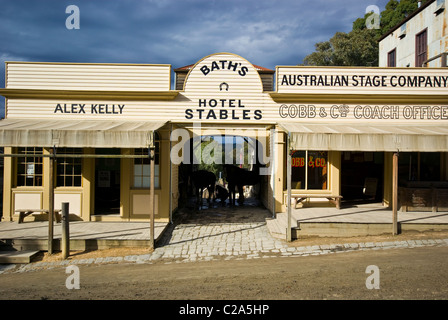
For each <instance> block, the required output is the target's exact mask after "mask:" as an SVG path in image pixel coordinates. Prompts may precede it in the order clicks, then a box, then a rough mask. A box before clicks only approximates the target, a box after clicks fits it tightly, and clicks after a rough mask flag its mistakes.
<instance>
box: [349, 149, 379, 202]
mask: <svg viewBox="0 0 448 320" xmlns="http://www.w3.org/2000/svg"><path fill="white" fill-rule="evenodd" d="M341 163H342V168H341V194H342V196H343V200H344V202H348V203H353V204H360V203H370V202H381V201H382V199H383V180H384V152H353V151H344V152H342V159H341Z"/></svg>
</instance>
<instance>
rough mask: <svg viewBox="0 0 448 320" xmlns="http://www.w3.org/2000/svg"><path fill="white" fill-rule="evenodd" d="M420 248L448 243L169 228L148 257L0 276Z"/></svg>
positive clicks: (256, 229)
mask: <svg viewBox="0 0 448 320" xmlns="http://www.w3.org/2000/svg"><path fill="white" fill-rule="evenodd" d="M421 246H448V239H432V240H403V241H390V242H360V243H345V244H344V243H342V244H325V245H313V246H298V247H296V246H289V245H288V243H287V242H284V241H282V240H278V239H276V238H273V237H272V236H271V235H270V233H269V231H268V228H267V227H266V223H265V222H248V223H228V224H226V223H215V224H214V223H209V224H178V225H171V230H168V232H166V234H165V235H164V237H163V238H162V239H161V240H160V242H159V243H158V247H157V248H156V249H155V250H154V251H153V252H152V253H148V254H141V255H129V256H117V257H101V258H91V259H70V260H68V259H67V260H62V261H57V262H36V263H29V264H24V265H0V274H2V273H7V272H27V271H34V270H39V269H42V268H55V267H61V266H68V265H72V264H75V265H89V264H104V263H147V264H151V263H188V262H196V261H212V260H219V259H224V260H230V259H237V260H238V259H257V258H262V259H264V258H271V257H297V256H309V255H324V254H332V253H339V252H350V251H356V250H384V249H393V248H413V247H421Z"/></svg>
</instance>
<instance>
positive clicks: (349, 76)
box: [277, 66, 448, 94]
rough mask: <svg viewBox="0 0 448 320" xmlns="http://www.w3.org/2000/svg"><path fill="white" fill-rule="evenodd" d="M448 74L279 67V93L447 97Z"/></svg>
mask: <svg viewBox="0 0 448 320" xmlns="http://www.w3.org/2000/svg"><path fill="white" fill-rule="evenodd" d="M447 90H448V72H447V71H446V70H444V69H441V68H439V69H434V68H352V67H345V68H339V67H326V68H321V67H281V66H280V67H277V92H278V93H319V94H357V93H358V94H374V93H377V94H378V93H381V94H386V93H389V94H416V93H419V94H446V93H447Z"/></svg>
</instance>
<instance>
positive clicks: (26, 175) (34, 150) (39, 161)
mask: <svg viewBox="0 0 448 320" xmlns="http://www.w3.org/2000/svg"><path fill="white" fill-rule="evenodd" d="M17 152H18V153H19V154H20V153H23V154H24V155H35V157H18V158H17V161H16V170H17V172H16V183H15V185H16V187H21V188H22V187H23V188H33V187H34V188H42V187H43V179H44V162H43V153H44V149H43V148H42V147H19V148H18V149H17ZM39 155H40V156H39ZM30 160H31V161H30ZM30 164H33V172H32V173H30V172H29V169H30V167H29V165H30ZM22 165H23V170H21V168H20V167H21V166H22ZM36 165H37V166H38V167H37V166H36ZM39 167H40V170H38V168H39ZM38 171H40V173H36V172H38ZM22 177H23V181H22ZM30 178H31V179H32V184H27V181H28V179H30ZM36 181H40V183H37V184H36Z"/></svg>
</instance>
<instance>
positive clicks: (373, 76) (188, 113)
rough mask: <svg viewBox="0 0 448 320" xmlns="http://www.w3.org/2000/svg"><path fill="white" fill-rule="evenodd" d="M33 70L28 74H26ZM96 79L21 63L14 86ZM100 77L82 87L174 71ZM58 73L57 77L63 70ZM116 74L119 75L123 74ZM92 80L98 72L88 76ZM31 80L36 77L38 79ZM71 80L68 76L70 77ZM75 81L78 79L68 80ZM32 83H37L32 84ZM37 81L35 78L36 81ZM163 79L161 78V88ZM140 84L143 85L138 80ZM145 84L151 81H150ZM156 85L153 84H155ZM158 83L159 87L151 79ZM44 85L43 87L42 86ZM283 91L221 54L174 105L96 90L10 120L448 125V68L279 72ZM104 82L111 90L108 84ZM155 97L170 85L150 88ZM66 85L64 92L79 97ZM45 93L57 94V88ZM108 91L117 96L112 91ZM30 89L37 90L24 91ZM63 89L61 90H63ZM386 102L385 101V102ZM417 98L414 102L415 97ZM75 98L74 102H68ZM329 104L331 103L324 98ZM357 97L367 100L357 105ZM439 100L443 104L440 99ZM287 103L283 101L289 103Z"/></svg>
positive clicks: (18, 111) (13, 107)
mask: <svg viewBox="0 0 448 320" xmlns="http://www.w3.org/2000/svg"><path fill="white" fill-rule="evenodd" d="M26 67H28V68H26ZM77 67H78V68H80V70H84V69H85V68H87V67H88V71H89V72H94V71H95V70H96V67H95V66H94V65H88V66H84V65H82V64H80V65H79V66H78V65H76V64H75V65H68V66H67V65H56V66H54V65H52V64H42V65H38V64H34V63H33V64H30V65H27V63H23V65H21V64H20V63H13V64H12V65H11V66H9V67H8V69H7V72H11V73H10V74H8V75H7V76H8V77H7V78H8V83H7V86H8V88H9V86H12V88H14V89H15V90H20V89H21V83H24V84H25V83H29V81H27V80H26V79H25V78H23V77H26V75H23V74H22V73H19V72H18V70H28V69H29V70H31V71H29V72H35V70H38V71H39V72H40V74H42V75H41V77H45V73H46V70H47V69H48V72H49V74H50V75H51V76H52V77H56V76H58V75H59V74H62V71H67V72H72V73H74V74H77V76H78V77H79V74H78V73H76V68H77ZM98 68H99V69H98V72H99V74H98V75H96V74H94V73H93V76H92V77H93V78H92V79H86V80H85V81H83V80H82V79H81V78H79V81H81V82H84V83H87V84H90V83H92V82H93V80H95V79H97V78H99V77H100V76H101V78H102V79H104V74H106V72H107V74H110V75H111V77H112V78H113V79H118V77H119V76H120V75H122V74H123V72H124V71H126V72H127V73H129V74H132V71H135V70H138V72H139V74H140V73H142V72H143V73H144V70H147V71H148V72H151V74H152V76H151V79H154V81H155V82H154V83H158V80H160V81H162V82H163V83H166V80H167V73H166V70H167V66H166V65H163V66H161V67H158V66H156V65H150V66H144V67H142V68H139V67H138V66H130V67H126V66H122V65H119V66H114V65H110V66H108V65H100V66H99V67H98ZM55 70H56V71H57V72H56V71H55ZM115 73H116V74H115ZM80 74H81V75H82V76H84V77H87V75H88V74H91V73H87V72H84V73H80ZM30 77H31V76H30ZM64 77H65V78H67V77H68V75H67V74H66V73H64ZM68 78H70V77H68ZM30 79H31V78H30ZM33 79H34V81H36V80H35V77H34V78H33ZM156 79H158V80H157V81H156ZM133 80H135V79H133ZM145 81H147V80H146V79H145ZM148 81H149V80H148ZM151 81H152V80H151ZM39 82H45V81H36V85H37V84H38V83H39ZM275 82H276V88H275V89H276V90H275V91H274V92H266V91H263V83H262V80H261V78H260V74H259V72H258V71H257V69H256V68H255V67H254V65H252V64H251V63H250V62H248V61H247V60H246V59H244V58H242V57H240V56H238V55H235V54H231V53H218V54H213V55H210V56H207V57H205V58H203V59H201V60H200V61H199V62H197V63H196V64H195V65H194V66H193V67H192V68H191V69H190V72H189V73H188V75H187V77H186V79H185V82H184V88H183V90H180V91H179V92H178V94H177V96H173V98H172V99H165V100H163V99H159V100H157V99H148V100H145V99H141V100H138V99H134V100H132V99H126V96H125V95H124V96H123V98H122V99H110V100H108V99H107V95H101V92H102V91H101V90H100V88H98V87H95V88H94V89H92V90H94V91H95V93H97V92H98V95H99V96H98V98H95V96H93V98H90V96H89V97H88V98H86V97H84V98H79V99H77V98H74V97H73V96H72V97H71V98H70V95H69V94H68V95H65V96H64V95H63V94H61V96H60V97H58V98H54V99H49V98H46V97H42V98H39V97H35V98H33V99H20V98H10V99H7V101H6V107H7V116H8V118H14V119H20V118H30V117H32V118H34V119H61V120H70V119H76V120H101V119H105V120H120V121H121V120H130V121H132V120H138V121H171V122H173V123H176V122H177V123H181V122H184V123H185V122H188V123H191V122H210V123H232V124H234V123H259V124H262V123H280V122H282V123H285V122H291V123H294V122H303V121H305V122H328V123H336V122H337V123H344V122H352V123H353V122H361V121H365V122H371V121H375V122H376V123H381V122H382V123H385V124H393V123H400V122H401V123H404V122H406V123H409V122H411V121H412V122H415V123H432V122H436V123H440V122H444V121H446V120H448V95H447V92H448V71H447V70H446V69H443V68H358V67H353V68H352V67H345V68H343V67H325V68H324V67H297V66H278V67H277V68H276V79H275ZM103 83H104V84H106V83H108V82H107V80H103ZM113 83H114V87H113V88H114V90H117V91H122V92H125V91H126V92H128V91H133V90H140V92H141V90H142V86H143V85H144V84H142V83H136V84H135V87H132V83H134V81H130V82H126V83H124V87H123V88H121V87H120V86H119V85H118V84H117V82H116V81H115V80H114V82H113ZM148 84H149V85H148V86H147V87H146V90H147V92H154V90H156V89H161V88H162V87H164V86H159V85H155V84H154V85H155V86H154V87H153V85H152V84H151V83H150V82H148ZM71 86H72V84H71V83H69V82H66V83H64V90H78V89H79V87H71ZM36 88H40V89H41V90H43V91H45V90H47V89H48V90H51V89H52V88H51V87H48V88H41V87H36ZM104 88H105V90H110V89H109V87H108V86H104ZM22 89H30V88H28V87H23V88H22ZM56 89H57V88H56ZM379 96H382V98H381V99H380V100H379V99H378V97H379ZM410 96H412V98H410ZM64 97H67V98H64ZM322 97H326V98H325V99H326V100H325V99H323V98H322ZM353 97H357V99H358V100H359V99H361V101H353ZM434 97H437V99H435V98H434ZM282 99H283V100H282Z"/></svg>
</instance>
